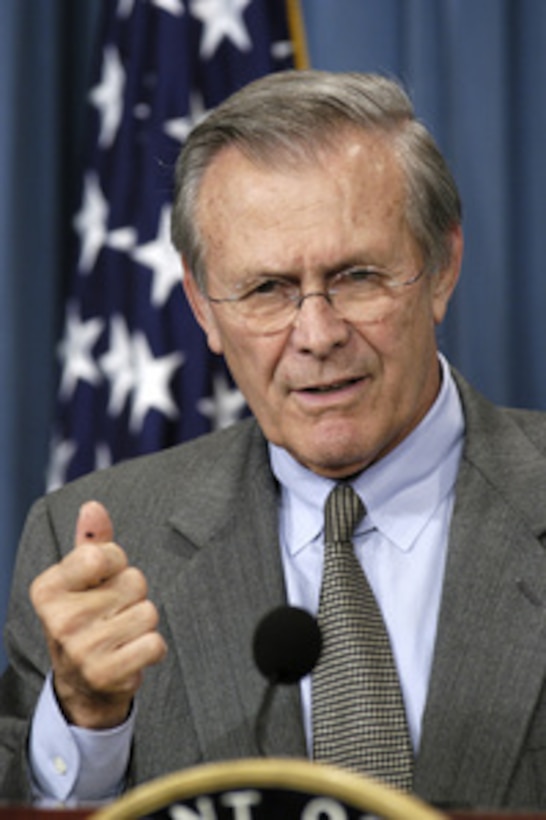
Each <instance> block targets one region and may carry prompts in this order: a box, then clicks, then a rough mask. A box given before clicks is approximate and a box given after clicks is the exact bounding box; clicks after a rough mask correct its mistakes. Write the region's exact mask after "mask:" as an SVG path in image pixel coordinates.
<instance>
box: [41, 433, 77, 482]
mask: <svg viewBox="0 0 546 820" xmlns="http://www.w3.org/2000/svg"><path fill="white" fill-rule="evenodd" d="M77 449H78V445H77V444H76V442H75V441H69V440H65V441H63V440H62V439H60V438H59V437H58V436H53V438H52V439H51V443H50V446H49V463H48V466H47V474H46V479H45V484H46V489H47V492H48V493H50V492H52V491H53V490H57V489H58V488H59V487H62V485H63V484H64V482H65V480H66V470H67V467H68V465H69V464H70V462H71V460H72V458H73V456H74V453H75V452H76V450H77Z"/></svg>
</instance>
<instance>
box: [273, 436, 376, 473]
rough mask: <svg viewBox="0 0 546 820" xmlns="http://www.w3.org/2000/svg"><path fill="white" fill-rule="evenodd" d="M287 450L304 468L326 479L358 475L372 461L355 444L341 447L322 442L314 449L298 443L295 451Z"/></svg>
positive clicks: (337, 443) (371, 458)
mask: <svg viewBox="0 0 546 820" xmlns="http://www.w3.org/2000/svg"><path fill="white" fill-rule="evenodd" d="M287 449H289V450H290V452H291V454H292V455H293V456H294V458H296V459H297V461H299V462H300V463H301V464H303V465H304V467H307V468H308V469H309V470H312V471H313V472H314V473H318V474H319V475H323V476H326V477H327V478H347V477H348V476H350V475H355V474H356V473H360V472H361V471H362V470H364V469H365V468H366V467H367V466H368V465H369V464H370V463H371V462H372V461H373V455H371V456H368V455H367V454H363V453H362V451H361V449H360V447H357V446H356V444H355V442H350V443H347V442H346V443H345V444H344V446H341V442H339V441H337V442H335V443H334V442H328V441H322V442H321V443H320V445H319V446H314V447H304V446H302V443H301V442H299V443H298V446H297V447H296V448H295V449H290V448H287Z"/></svg>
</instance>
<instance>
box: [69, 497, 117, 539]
mask: <svg viewBox="0 0 546 820" xmlns="http://www.w3.org/2000/svg"><path fill="white" fill-rule="evenodd" d="M113 540H114V527H113V526H112V521H111V519H110V515H109V513H108V510H107V509H106V507H104V506H103V505H102V504H100V503H99V502H98V501H86V503H85V504H82V506H81V507H80V512H79V514H78V520H77V521H76V533H75V536H74V546H76V547H79V546H80V545H81V544H85V543H86V542H87V541H93V542H94V543H96V544H106V543H107V542H109V541H113Z"/></svg>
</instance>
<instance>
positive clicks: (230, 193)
mask: <svg viewBox="0 0 546 820" xmlns="http://www.w3.org/2000/svg"><path fill="white" fill-rule="evenodd" d="M173 239H174V243H175V245H176V246H177V248H178V250H179V251H180V254H181V258H182V264H183V267H184V277H183V284H184V289H185V292H186V295H187V297H188V299H189V301H190V303H191V305H192V308H193V310H194V313H195V315H196V317H197V320H198V321H199V322H200V324H201V326H202V327H203V330H204V332H205V333H206V335H207V339H208V344H209V346H210V348H211V349H212V350H213V351H214V352H216V353H219V354H223V356H224V357H225V359H226V362H227V364H228V366H229V368H230V371H231V373H232V374H233V377H234V379H235V381H236V382H237V384H238V385H239V387H240V389H241V390H242V392H243V394H244V395H245V397H246V400H247V402H248V405H249V407H250V409H251V411H252V417H251V418H249V419H247V420H245V421H243V422H241V423H240V424H238V425H236V426H234V427H232V428H230V429H229V430H227V431H224V432H221V433H218V434H212V435H210V436H205V437H203V438H201V439H199V440H196V441H194V442H192V443H188V444H185V445H182V446H180V447H177V448H174V449H172V450H170V451H167V452H164V453H160V454H157V455H154V456H151V457H146V458H144V459H139V460H135V461H133V462H129V463H126V464H124V465H121V466H117V467H114V468H112V469H110V470H107V471H104V472H101V473H98V474H94V475H91V476H89V477H86V478H84V479H82V480H80V481H78V482H75V483H74V484H72V485H70V486H67V487H66V488H64V489H63V490H61V491H59V492H58V493H55V494H52V495H50V496H48V497H47V498H45V499H42V500H41V501H39V502H38V503H37V504H36V505H35V507H34V509H33V511H32V512H31V514H30V516H29V519H28V523H27V526H26V528H25V533H24V536H23V540H22V544H21V548H20V553H19V560H18V565H17V571H16V575H15V581H14V588H13V596H12V603H11V610H10V616H9V621H8V626H7V643H8V647H9V652H10V656H11V665H10V668H9V670H8V671H7V673H6V675H5V677H4V679H3V683H2V690H1V704H2V715H3V717H2V724H1V726H2V728H1V732H0V738H1V739H0V744H1V752H0V766H1V775H2V783H3V785H2V789H1V794H2V796H17V797H28V795H29V794H31V793H32V794H33V795H34V796H35V797H36V799H38V800H48V799H56V800H61V801H65V802H70V801H78V800H79V801H85V800H108V799H109V798H111V797H112V796H113V795H115V794H117V793H118V792H119V791H120V790H121V789H123V788H124V787H127V786H129V785H131V784H133V783H136V782H141V781H143V780H146V779H149V778H152V777H154V776H156V775H159V774H161V773H164V772H166V771H168V770H172V769H177V768H182V767H186V766H189V765H194V764H198V763H200V762H203V761H210V760H217V759H226V758H233V757H246V756H252V755H256V754H258V753H259V749H258V746H257V743H256V738H255V734H254V722H255V717H256V713H257V711H258V709H259V704H260V700H261V697H262V693H263V688H264V681H263V679H262V678H261V676H260V674H259V672H258V671H257V670H256V669H255V667H254V664H253V661H252V654H251V648H250V647H251V642H252V634H253V630H254V628H255V625H256V623H257V622H258V621H259V619H260V618H261V617H262V616H263V615H264V613H266V612H268V611H269V610H270V609H272V608H274V607H276V606H278V605H280V604H282V603H286V602H288V603H290V604H293V605H296V606H298V607H302V608H304V609H307V610H308V611H309V612H311V613H313V614H314V615H317V616H318V621H319V624H320V626H321V629H322V632H323V638H324V646H323V652H322V655H321V658H320V660H319V663H318V665H317V667H316V669H315V671H314V672H313V673H312V674H311V675H309V676H307V677H305V678H304V679H303V680H302V681H301V684H300V685H299V686H294V687H285V688H283V689H282V690H281V691H280V692H279V696H278V698H277V699H276V700H275V701H274V703H273V707H272V711H271V714H270V717H269V721H268V725H267V726H266V731H265V736H264V738H263V739H262V740H263V748H264V749H265V752H266V753H267V754H270V755H293V756H303V755H310V756H312V757H314V758H316V759H320V760H328V761H331V762H334V763H335V764H337V765H340V766H345V767H347V768H350V769H353V770H355V771H361V772H365V773H368V774H371V775H372V776H375V777H379V778H382V779H384V780H386V781H387V782H390V783H392V784H394V785H395V786H398V787H400V788H404V789H413V790H414V791H415V792H417V793H418V794H420V795H422V796H423V797H425V798H426V799H428V800H430V801H432V802H435V803H438V804H443V805H455V806H476V805H480V806H482V807H483V806H489V807H500V806H505V807H520V808H521V807H526V808H535V809H539V808H546V696H545V694H544V691H543V689H544V682H545V675H546V636H545V634H544V630H545V627H546V618H545V616H544V607H543V606H542V601H543V600H544V599H545V597H546V588H545V584H546V581H545V579H546V555H545V552H544V544H545V540H546V504H545V500H546V456H545V450H546V417H545V416H543V415H541V414H537V413H529V412H522V411H508V410H501V409H497V408H495V407H493V406H492V405H490V404H489V403H488V402H486V401H485V400H484V399H483V398H482V397H480V396H479V395H478V394H477V393H476V392H475V391H474V390H473V389H472V388H471V387H470V386H469V385H468V384H467V383H466V382H465V381H464V379H463V378H462V377H461V376H460V375H458V374H457V373H455V372H453V371H452V370H451V368H450V367H449V365H448V363H447V362H446V360H445V359H444V358H443V357H442V356H441V355H440V354H439V353H438V350H437V345H436V336H435V330H436V327H437V325H438V324H439V323H440V322H441V321H442V319H443V317H444V315H445V312H446V309H447V306H448V302H449V299H450V297H451V294H452V293H453V290H454V288H455V285H456V282H457V277H458V274H459V269H460V263H461V256H462V245H463V240H462V231H461V213H460V203H459V197H458V194H457V190H456V186H455V184H454V181H453V179H452V177H451V174H450V172H449V170H448V168H447V167H446V164H445V162H444V160H443V158H442V156H441V154H440V153H439V151H438V149H437V147H436V146H435V144H434V142H433V140H432V138H431V136H430V134H429V133H428V132H427V131H426V129H425V128H424V127H423V125H422V124H420V123H419V122H418V121H417V120H416V118H415V115H414V113H413V110H412V107H411V104H410V102H409V100H408V98H407V96H406V95H405V93H404V92H403V91H402V90H401V88H400V87H399V86H398V85H397V84H396V83H394V82H392V81H390V80H387V79H385V78H382V77H379V76H375V75H357V74H353V75H351V74H347V75H343V74H338V75H336V74H328V73H322V72H313V71H310V72H287V73H281V74H277V75H271V76H269V77H267V78H264V79H262V80H260V81H258V82H256V83H254V84H252V85H250V86H248V87H247V88H245V89H243V90H242V91H240V92H239V93H238V94H236V95H234V96H233V97H232V98H230V99H229V100H227V101H226V102H225V103H224V104H222V105H221V106H220V107H219V108H218V109H216V110H215V111H214V112H213V113H212V114H211V115H210V116H209V117H208V118H207V119H206V120H205V121H204V122H203V123H202V124H201V125H200V126H198V128H197V129H196V130H195V131H194V132H193V134H192V135H191V136H190V138H189V140H188V143H187V145H186V146H185V148H184V150H183V152H182V155H181V158H180V160H179V163H178V167H177V178H176V194H175V204H174V210H173ZM29 585H31V601H32V605H31V604H30V602H29V600H28V597H27V587H28V586H29ZM362 616H364V617H362ZM44 635H45V640H44V637H43V636H44ZM543 747H544V748H543Z"/></svg>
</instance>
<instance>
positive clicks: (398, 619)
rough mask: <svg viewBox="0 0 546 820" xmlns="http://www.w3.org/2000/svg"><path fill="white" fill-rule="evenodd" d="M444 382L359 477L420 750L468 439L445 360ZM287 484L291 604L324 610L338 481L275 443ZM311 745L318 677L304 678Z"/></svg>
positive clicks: (375, 572)
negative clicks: (328, 510) (327, 508)
mask: <svg viewBox="0 0 546 820" xmlns="http://www.w3.org/2000/svg"><path fill="white" fill-rule="evenodd" d="M440 363H441V367H442V387H441V390H440V393H439V395H438V397H437V399H436V402H435V403H434V405H433V406H432V408H431V409H430V411H429V412H428V414H427V415H426V416H425V418H424V419H423V420H422V422H421V423H420V424H419V425H418V426H417V427H416V428H415V430H413V432H412V433H411V434H410V435H409V436H408V437H407V438H405V439H404V440H403V441H402V442H401V444H400V445H399V446H398V447H397V448H396V449H395V450H393V451H392V452H391V453H389V454H388V455H387V456H386V457H385V458H383V459H381V460H380V461H378V462H377V463H375V464H373V465H372V466H371V467H369V468H368V469H367V470H365V471H364V472H362V473H361V474H360V475H359V476H357V477H356V478H355V479H354V480H353V481H352V482H351V483H352V485H353V487H354V489H355V490H356V491H357V492H358V494H359V496H360V498H361V499H362V501H363V502H364V504H365V506H366V509H367V515H366V516H365V518H364V519H363V520H362V522H361V523H360V525H359V527H357V530H356V532H355V537H354V543H355V550H356V553H357V557H358V559H359V561H360V563H361V565H362V567H363V568H364V571H365V572H366V575H367V577H368V581H369V583H370V586H371V587H372V589H373V591H374V594H375V597H376V599H377V601H378V604H379V606H380V608H381V611H382V613H383V618H384V620H385V624H386V626H387V631H388V633H389V637H390V640H391V646H392V650H393V654H394V658H395V662H396V666H397V669H398V675H399V678H400V682H401V686H402V693H403V696H404V702H405V706H406V713H407V717H408V724H409V729H410V735H411V738H412V742H413V745H414V748H415V749H417V748H418V745H419V739H420V730H421V720H422V716H423V709H424V705H425V699H426V693H427V690H428V681H429V676H430V668H431V663H432V653H433V649H434V642H435V637H436V625H437V621H438V611H439V606H440V597H441V591H442V583H443V576H444V567H445V560H446V554H447V544H448V534H449V524H450V521H451V513H452V509H453V501H454V487H455V481H456V477H457V472H458V468H459V461H460V458H461V453H462V447H463V438H464V418H463V412H462V407H461V402H460V399H459V394H458V391H457V388H456V386H455V383H454V381H453V378H452V376H451V373H450V370H449V367H448V366H447V363H446V362H445V360H444V359H443V357H440ZM270 451H271V464H272V468H273V472H274V474H275V476H276V477H277V479H278V481H279V483H280V485H281V488H282V499H281V505H280V510H279V527H280V541H281V550H282V559H283V565H284V574H285V579H286V586H287V591H288V600H289V602H290V603H291V604H294V605H297V606H301V607H303V608H304V609H307V610H308V611H309V612H311V613H313V614H316V613H317V611H318V601H319V593H320V581H321V577H322V559H323V551H324V542H323V538H324V532H323V515H324V513H323V510H324V504H325V501H326V498H327V496H328V495H329V493H330V490H331V489H332V487H333V486H334V484H335V482H334V481H331V480H329V479H326V478H322V477H321V476H318V475H315V474H314V473H310V472H309V471H308V470H306V469H305V468H304V467H302V465H301V464H298V462H296V461H295V460H294V459H293V458H292V457H291V456H290V455H289V454H288V453H287V452H286V451H285V450H282V449H280V448H279V447H275V446H273V445H272V446H271V447H270ZM301 686H302V703H303V711H304V722H305V729H306V735H307V741H308V747H309V750H310V749H311V743H312V737H311V735H312V732H311V703H310V700H311V683H310V677H309V676H308V677H307V678H306V679H304V680H303V681H302V684H301Z"/></svg>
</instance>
